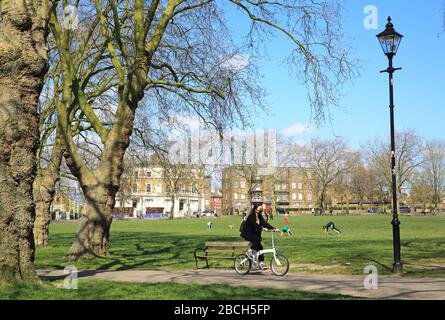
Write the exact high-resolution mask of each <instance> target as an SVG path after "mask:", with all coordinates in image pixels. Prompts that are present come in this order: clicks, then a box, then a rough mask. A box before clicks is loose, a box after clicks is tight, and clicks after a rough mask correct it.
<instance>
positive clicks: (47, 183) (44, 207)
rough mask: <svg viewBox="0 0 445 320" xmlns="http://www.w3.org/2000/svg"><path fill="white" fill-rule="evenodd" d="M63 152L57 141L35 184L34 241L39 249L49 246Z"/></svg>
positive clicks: (39, 171) (38, 173)
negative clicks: (50, 225)
mask: <svg viewBox="0 0 445 320" xmlns="http://www.w3.org/2000/svg"><path fill="white" fill-rule="evenodd" d="M61 162H62V150H61V145H60V141H59V140H58V139H57V140H56V143H55V144H54V146H53V150H52V153H51V159H50V161H49V163H48V165H47V167H46V168H42V169H40V170H38V172H37V177H36V179H35V180H34V184H33V196H34V203H35V205H36V220H35V222H34V241H35V244H36V246H37V247H47V246H48V236H49V224H50V222H51V212H50V208H51V204H52V202H53V199H54V194H55V192H56V184H57V182H58V181H59V179H60V172H59V169H60V164H61Z"/></svg>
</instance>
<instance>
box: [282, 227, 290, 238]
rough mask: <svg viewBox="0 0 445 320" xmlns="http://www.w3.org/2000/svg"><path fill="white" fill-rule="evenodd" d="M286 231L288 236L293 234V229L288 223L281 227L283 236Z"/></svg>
mask: <svg viewBox="0 0 445 320" xmlns="http://www.w3.org/2000/svg"><path fill="white" fill-rule="evenodd" d="M285 232H286V233H287V235H288V236H291V235H292V231H291V229H290V227H289V226H288V225H285V226H284V227H283V228H281V236H283V234H284V233H285Z"/></svg>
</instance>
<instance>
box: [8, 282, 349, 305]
mask: <svg viewBox="0 0 445 320" xmlns="http://www.w3.org/2000/svg"><path fill="white" fill-rule="evenodd" d="M276 299H279V300H351V299H357V298H354V297H350V296H344V295H338V294H325V293H311V292H302V291H295V290H280V289H266V288H247V287H236V288H235V287H231V286H228V285H190V284H179V283H152V284H141V283H130V282H114V281H102V280H79V281H78V289H70V290H68V289H65V288H64V287H63V282H61V281H52V282H50V281H44V282H43V283H41V284H27V283H23V282H20V283H15V284H11V285H8V286H3V287H0V300H276Z"/></svg>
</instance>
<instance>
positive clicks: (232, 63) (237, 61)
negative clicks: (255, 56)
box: [222, 54, 250, 72]
mask: <svg viewBox="0 0 445 320" xmlns="http://www.w3.org/2000/svg"><path fill="white" fill-rule="evenodd" d="M249 63H250V56H248V55H242V54H235V55H233V56H231V57H229V58H227V59H226V60H225V61H224V62H223V64H222V65H223V67H225V68H227V69H229V70H231V71H235V72H237V71H241V70H242V69H244V68H245V67H247V66H248V65H249Z"/></svg>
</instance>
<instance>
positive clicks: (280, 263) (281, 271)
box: [270, 253, 289, 277]
mask: <svg viewBox="0 0 445 320" xmlns="http://www.w3.org/2000/svg"><path fill="white" fill-rule="evenodd" d="M270 269H271V270H272V272H273V274H274V275H276V276H280V277H281V276H284V275H285V274H286V273H287V272H288V271H289V260H287V258H286V257H285V256H284V255H282V254H281V253H277V254H276V255H275V256H274V257H272V260H270Z"/></svg>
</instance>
